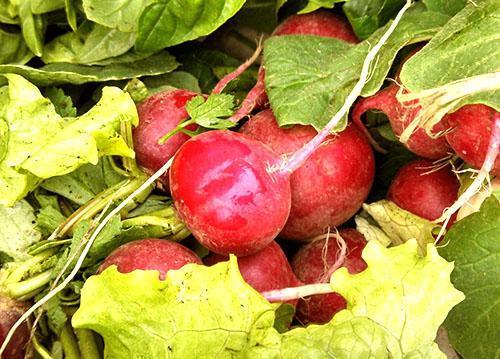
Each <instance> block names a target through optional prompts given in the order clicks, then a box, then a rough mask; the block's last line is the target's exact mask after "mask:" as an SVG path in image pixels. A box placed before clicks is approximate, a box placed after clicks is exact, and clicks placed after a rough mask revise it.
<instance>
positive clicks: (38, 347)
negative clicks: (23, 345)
mask: <svg viewBox="0 0 500 359" xmlns="http://www.w3.org/2000/svg"><path fill="white" fill-rule="evenodd" d="M31 344H33V348H34V349H35V351H36V353H37V354H38V355H40V357H41V358H42V359H52V356H51V355H50V352H49V351H48V350H47V348H45V347H44V346H43V345H42V344H41V343H40V342H39V341H38V339H37V338H36V335H34V336H33V337H32V338H31Z"/></svg>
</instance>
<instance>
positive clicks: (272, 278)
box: [203, 241, 301, 292]
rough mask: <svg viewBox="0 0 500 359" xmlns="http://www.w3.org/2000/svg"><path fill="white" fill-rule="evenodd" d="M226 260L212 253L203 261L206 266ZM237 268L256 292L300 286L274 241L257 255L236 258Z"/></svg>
mask: <svg viewBox="0 0 500 359" xmlns="http://www.w3.org/2000/svg"><path fill="white" fill-rule="evenodd" d="M228 259H229V257H228V256H222V255H220V254H215V253H212V254H210V255H209V256H208V257H206V258H204V260H203V261H204V262H205V264H207V265H214V264H216V263H219V262H224V261H227V260H228ZM238 267H239V269H240V272H241V276H242V277H243V279H244V280H245V282H247V283H248V284H249V285H250V286H252V288H254V289H255V290H256V291H258V292H265V291H268V290H273V289H281V288H287V287H295V286H298V285H300V284H301V283H300V282H299V280H298V279H297V277H296V276H295V274H294V273H293V271H292V268H291V267H290V263H289V262H288V259H287V258H286V256H285V253H283V251H282V250H281V247H280V246H279V245H278V244H277V243H276V242H275V241H272V242H271V243H270V244H268V245H267V246H266V247H264V248H263V249H262V250H260V251H258V252H257V253H254V254H251V255H248V256H244V257H238Z"/></svg>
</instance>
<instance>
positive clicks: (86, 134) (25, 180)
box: [0, 74, 138, 205]
mask: <svg viewBox="0 0 500 359" xmlns="http://www.w3.org/2000/svg"><path fill="white" fill-rule="evenodd" d="M5 77H7V79H8V81H9V90H8V95H9V100H8V102H7V104H6V105H5V108H4V111H3V112H4V115H3V117H4V120H5V122H6V123H7V124H8V128H9V133H8V136H9V139H8V143H7V152H6V155H5V157H4V159H3V161H2V162H0V203H3V204H5V205H12V204H14V203H15V202H16V201H17V200H18V199H20V198H22V197H24V196H25V195H26V194H27V193H28V192H29V191H31V190H32V189H34V188H35V187H36V186H37V185H38V184H39V182H40V181H41V179H46V178H50V177H54V176H61V175H64V174H67V173H70V172H72V171H74V170H75V169H77V168H78V167H80V166H82V165H84V164H86V163H92V164H96V163H97V161H98V159H99V157H101V156H109V155H118V156H124V157H133V156H134V152H133V150H132V149H130V148H129V147H128V145H127V144H126V142H125V141H124V139H123V138H122V137H121V136H120V135H119V133H118V131H119V129H120V124H121V123H122V122H130V123H132V124H133V125H136V124H137V121H138V117H137V110H136V107H135V105H134V102H133V101H132V99H131V98H130V96H129V95H128V94H127V93H125V92H123V91H121V90H120V89H118V88H116V87H104V88H103V92H102V98H101V100H100V101H99V102H98V103H97V104H96V105H95V106H94V107H93V108H91V109H90V110H89V111H88V112H87V113H85V114H83V115H81V116H79V117H76V118H62V117H61V116H59V115H58V114H57V112H56V110H55V108H54V106H53V104H52V103H51V102H50V101H49V100H48V99H47V98H45V97H43V96H42V94H41V93H40V91H39V90H38V88H37V87H36V86H34V85H33V84H31V83H30V82H28V81H27V80H25V79H24V78H23V77H21V76H19V75H14V74H9V75H5Z"/></svg>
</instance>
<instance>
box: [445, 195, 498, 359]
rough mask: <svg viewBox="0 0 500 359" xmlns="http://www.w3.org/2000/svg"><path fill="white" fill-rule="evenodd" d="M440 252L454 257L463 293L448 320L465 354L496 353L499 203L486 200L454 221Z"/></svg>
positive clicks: (455, 344) (454, 279)
mask: <svg viewBox="0 0 500 359" xmlns="http://www.w3.org/2000/svg"><path fill="white" fill-rule="evenodd" d="M445 240H446V242H447V245H446V246H443V247H442V248H441V250H440V253H441V254H442V255H443V256H444V257H445V258H446V259H447V260H449V261H454V262H455V270H454V271H453V273H452V274H451V280H452V282H453V284H454V285H455V286H456V287H457V288H458V289H459V290H461V291H463V292H464V294H465V300H464V301H463V302H462V303H460V304H459V305H457V306H456V307H455V308H454V309H453V310H452V311H451V312H450V314H449V315H448V318H447V320H446V322H445V326H446V329H447V330H448V335H449V337H450V341H451V343H452V345H453V347H454V348H455V350H457V351H458V352H459V353H460V354H461V355H462V356H463V357H464V358H495V356H497V355H498V343H499V342H500V327H499V326H498V323H499V322H500V310H499V307H498V298H500V284H499V281H498V278H500V246H499V240H500V204H499V202H498V200H497V199H496V198H494V197H490V198H489V199H487V200H486V201H485V202H484V203H483V205H482V207H481V210H480V211H479V212H476V213H473V214H471V215H469V216H467V217H465V218H464V219H462V220H461V221H458V222H457V223H455V224H454V225H453V226H452V227H451V229H450V231H449V232H448V233H447V234H446V237H445Z"/></svg>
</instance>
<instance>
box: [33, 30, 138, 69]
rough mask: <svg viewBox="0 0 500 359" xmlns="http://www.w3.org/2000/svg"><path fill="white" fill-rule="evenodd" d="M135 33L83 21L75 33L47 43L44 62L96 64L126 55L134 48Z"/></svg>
mask: <svg viewBox="0 0 500 359" xmlns="http://www.w3.org/2000/svg"><path fill="white" fill-rule="evenodd" d="M135 37H136V35H135V33H132V32H121V31H119V30H116V29H110V28H108V27H104V26H101V25H99V24H94V23H91V22H84V23H83V24H82V25H80V27H79V28H78V30H77V31H76V32H68V33H65V34H63V35H60V36H58V37H56V38H55V39H54V40H52V41H51V42H50V43H48V44H47V45H46V46H45V48H44V51H43V56H42V60H43V61H44V62H45V63H46V64H49V63H53V62H67V63H72V64H84V65H89V64H95V63H99V61H102V60H106V59H109V58H112V57H116V56H119V55H122V54H124V53H125V52H127V51H128V50H129V49H131V48H132V46H134V42H135Z"/></svg>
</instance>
